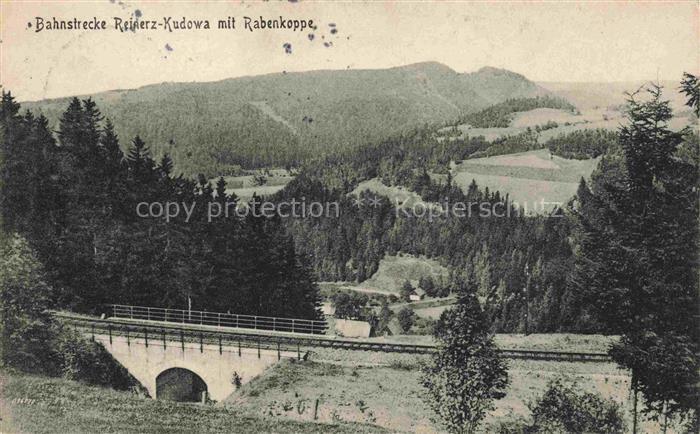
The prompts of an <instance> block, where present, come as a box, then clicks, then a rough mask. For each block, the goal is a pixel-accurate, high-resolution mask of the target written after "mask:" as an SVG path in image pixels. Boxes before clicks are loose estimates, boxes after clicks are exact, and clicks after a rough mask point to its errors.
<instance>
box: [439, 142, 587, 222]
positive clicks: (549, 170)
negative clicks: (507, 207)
mask: <svg viewBox="0 0 700 434" xmlns="http://www.w3.org/2000/svg"><path fill="white" fill-rule="evenodd" d="M597 164H598V160H597V159H590V160H567V159H565V158H560V157H557V156H554V155H551V154H550V153H549V151H548V150H546V149H539V150H536V151H528V152H522V153H518V154H509V155H498V156H494V157H486V158H474V159H470V160H463V161H462V162H461V164H456V165H453V166H452V173H453V179H454V182H456V183H457V185H459V186H460V187H461V188H462V189H463V190H465V191H466V189H467V188H468V187H469V184H471V182H472V180H475V181H476V183H477V185H479V186H480V187H481V188H484V187H488V188H489V190H490V191H492V192H493V191H496V190H497V191H499V192H501V196H505V195H506V194H508V196H509V199H510V200H511V201H512V202H517V204H518V205H520V206H523V207H524V208H525V212H527V213H542V212H549V211H550V210H552V209H553V208H554V207H556V206H562V205H564V204H565V203H566V202H567V201H568V200H569V199H571V197H573V195H574V194H575V193H576V189H577V188H578V183H579V180H580V179H581V178H589V177H590V175H591V173H592V172H593V169H595V167H596V165H597Z"/></svg>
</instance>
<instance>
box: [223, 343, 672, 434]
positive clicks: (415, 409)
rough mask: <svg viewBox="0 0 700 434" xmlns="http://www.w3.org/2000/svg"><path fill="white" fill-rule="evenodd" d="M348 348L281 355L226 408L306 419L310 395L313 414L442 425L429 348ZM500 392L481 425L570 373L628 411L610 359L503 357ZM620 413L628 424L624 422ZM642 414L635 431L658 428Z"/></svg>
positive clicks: (623, 378)
mask: <svg viewBox="0 0 700 434" xmlns="http://www.w3.org/2000/svg"><path fill="white" fill-rule="evenodd" d="M355 355H356V352H354V351H345V350H325V349H320V350H318V351H314V352H313V353H312V354H311V355H310V361H306V362H294V361H285V362H283V363H280V364H278V365H276V366H274V367H272V368H270V369H269V370H268V371H267V372H266V373H265V374H263V375H262V376H260V377H258V378H256V379H254V380H253V381H251V382H250V383H248V384H246V385H244V386H243V387H242V388H241V390H240V391H238V392H235V393H234V394H233V395H232V396H230V397H229V398H228V399H227V400H226V404H227V405H230V406H232V408H242V409H245V411H251V412H257V413H258V414H261V415H263V414H268V415H269V414H272V415H275V416H278V417H280V418H281V419H284V420H296V421H305V420H311V419H312V418H313V414H314V407H315V406H316V403H317V402H318V410H317V412H316V413H317V417H318V420H320V421H338V420H342V421H351V422H358V423H372V424H376V425H378V426H381V427H383V428H386V429H388V430H390V431H392V432H418V433H432V432H444V430H443V429H442V427H441V426H440V425H439V422H437V421H435V420H434V415H433V414H432V412H431V411H430V409H429V407H428V406H427V404H426V403H425V402H424V400H423V396H424V390H423V387H422V386H421V383H420V376H421V374H420V366H421V364H422V363H425V362H427V361H428V360H429V359H428V357H429V356H417V355H410V356H409V355H404V354H390V353H372V354H367V357H366V358H362V359H361V360H359V361H358V359H357V358H356V357H355ZM508 372H509V376H510V380H511V381H510V386H509V388H508V391H507V396H506V397H505V398H503V399H501V400H499V401H497V402H496V409H495V410H494V411H492V412H491V413H490V414H489V415H488V416H487V418H486V420H485V423H484V425H483V428H484V429H485V432H492V431H493V430H494V428H495V426H494V425H495V424H497V423H498V422H499V421H504V420H509V419H512V418H515V417H522V418H528V417H529V414H530V411H529V408H528V403H529V402H531V401H533V400H534V399H535V398H537V397H538V396H540V395H541V394H542V393H543V392H544V390H545V388H546V386H547V383H548V381H550V380H553V379H556V378H563V379H564V380H565V381H575V382H576V383H577V384H578V387H580V388H581V389H582V390H585V391H591V392H597V393H600V394H601V395H602V396H604V397H606V398H609V399H613V400H614V401H616V402H618V403H621V404H622V405H623V406H624V408H625V412H626V416H628V417H629V410H630V408H631V400H630V396H629V376H628V374H627V372H625V371H623V370H620V369H618V368H617V367H616V366H615V365H614V364H612V363H570V362H545V361H524V360H511V361H509V371H508ZM629 422H630V421H629V420H628V424H629ZM658 429H659V427H658V425H657V424H656V423H654V422H651V421H644V422H642V430H643V431H642V432H658Z"/></svg>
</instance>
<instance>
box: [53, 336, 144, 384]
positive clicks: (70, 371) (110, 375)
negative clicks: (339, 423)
mask: <svg viewBox="0 0 700 434" xmlns="http://www.w3.org/2000/svg"><path fill="white" fill-rule="evenodd" d="M55 336H56V339H55V341H54V348H55V352H54V353H55V354H56V355H57V363H58V369H59V371H60V375H61V376H62V377H64V378H66V379H68V380H74V381H81V382H84V383H87V384H92V385H96V386H104V387H112V388H114V389H117V390H131V389H134V388H140V384H139V382H138V381H137V380H136V379H135V378H134V377H132V376H131V374H129V372H128V371H127V370H126V368H124V367H123V366H122V365H120V364H119V362H117V361H116V360H115V359H114V358H113V357H112V355H111V354H110V353H109V352H108V351H107V350H106V349H105V348H104V347H103V346H102V345H101V344H99V343H97V342H95V341H92V340H89V339H86V338H85V337H83V336H82V335H81V334H80V333H78V332H76V331H74V330H70V329H66V328H60V327H59V328H57V332H56V334H55Z"/></svg>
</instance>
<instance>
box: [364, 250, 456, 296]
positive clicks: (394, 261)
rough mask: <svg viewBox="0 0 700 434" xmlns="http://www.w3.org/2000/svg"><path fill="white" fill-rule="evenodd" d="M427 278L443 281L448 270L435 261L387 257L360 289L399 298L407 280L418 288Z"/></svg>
mask: <svg viewBox="0 0 700 434" xmlns="http://www.w3.org/2000/svg"><path fill="white" fill-rule="evenodd" d="M427 276H431V277H432V278H433V280H435V281H441V280H443V279H446V278H447V276H448V270H447V268H445V267H443V266H442V265H440V263H439V262H438V261H436V260H434V259H428V258H425V257H416V256H413V255H407V254H399V255H397V256H389V255H387V256H385V257H384V258H382V260H381V261H380V262H379V268H378V269H377V272H376V273H374V274H373V275H372V277H370V278H369V279H368V280H366V281H364V282H362V283H360V284H359V285H358V287H360V288H372V289H378V290H380V291H381V292H385V293H389V294H394V295H397V296H398V295H399V291H400V290H401V286H402V285H403V284H404V282H405V281H406V280H408V281H409V282H411V284H412V285H413V286H414V287H417V286H418V280H419V279H420V278H421V277H427Z"/></svg>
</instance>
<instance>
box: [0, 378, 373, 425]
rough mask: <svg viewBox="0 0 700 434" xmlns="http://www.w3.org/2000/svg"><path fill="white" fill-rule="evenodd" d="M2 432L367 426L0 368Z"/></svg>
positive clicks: (0, 421) (0, 422)
mask: <svg viewBox="0 0 700 434" xmlns="http://www.w3.org/2000/svg"><path fill="white" fill-rule="evenodd" d="M0 388H1V391H2V393H0V412H1V413H0V415H1V417H2V420H0V432H2V433H20V432H21V433H36V434H38V433H47V434H55V433H183V434H184V433H222V432H229V433H249V432H294V433H327V432H337V433H356V432H368V433H374V432H384V430H382V429H381V428H379V427H375V426H371V425H367V424H349V423H343V422H335V423H315V422H313V421H293V420H289V419H282V418H278V417H274V416H273V417H270V416H266V415H264V414H259V412H254V414H251V413H249V412H247V411H245V410H244V409H241V408H237V407H232V406H224V405H220V404H219V405H214V404H192V403H176V402H168V401H156V400H153V399H150V398H146V397H143V396H138V395H135V394H133V393H130V392H117V391H114V390H111V389H105V388H100V387H92V386H86V385H84V384H81V383H77V382H73V381H68V380H62V379H49V378H44V377H34V376H18V375H9V374H7V373H4V372H0Z"/></svg>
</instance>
